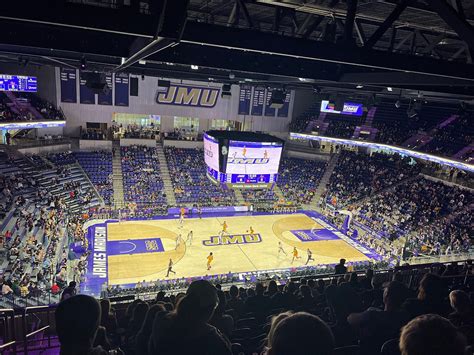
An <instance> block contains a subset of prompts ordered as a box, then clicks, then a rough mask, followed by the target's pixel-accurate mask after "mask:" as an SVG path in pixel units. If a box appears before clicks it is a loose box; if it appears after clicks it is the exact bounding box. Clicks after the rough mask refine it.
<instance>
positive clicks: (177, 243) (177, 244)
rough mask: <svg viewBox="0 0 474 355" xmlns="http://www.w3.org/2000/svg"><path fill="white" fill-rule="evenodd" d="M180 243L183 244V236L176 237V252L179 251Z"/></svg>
mask: <svg viewBox="0 0 474 355" xmlns="http://www.w3.org/2000/svg"><path fill="white" fill-rule="evenodd" d="M180 242H181V234H178V236H177V237H176V247H175V248H174V250H177V249H178V247H179V244H180Z"/></svg>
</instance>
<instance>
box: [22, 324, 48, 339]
mask: <svg viewBox="0 0 474 355" xmlns="http://www.w3.org/2000/svg"><path fill="white" fill-rule="evenodd" d="M49 328H50V326H49V325H45V326H44V327H43V328H40V329H37V330H35V331H33V332H31V333H28V334H26V335H25V338H29V337H30V336H33V335H36V334H38V333H41V332H42V331H44V330H46V329H49Z"/></svg>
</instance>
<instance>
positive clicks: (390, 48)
mask: <svg viewBox="0 0 474 355" xmlns="http://www.w3.org/2000/svg"><path fill="white" fill-rule="evenodd" d="M396 39H397V28H396V27H392V33H391V35H390V44H389V46H388V51H389V52H393V46H394V45H395V40H396Z"/></svg>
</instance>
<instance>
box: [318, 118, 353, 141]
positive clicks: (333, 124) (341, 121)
mask: <svg viewBox="0 0 474 355" xmlns="http://www.w3.org/2000/svg"><path fill="white" fill-rule="evenodd" d="M327 120H328V121H329V126H328V128H327V129H326V132H325V133H324V135H325V136H328V137H339V138H351V137H352V136H353V134H354V130H355V128H356V126H357V125H358V124H360V123H361V119H360V117H358V116H348V115H335V114H331V115H328V117H327Z"/></svg>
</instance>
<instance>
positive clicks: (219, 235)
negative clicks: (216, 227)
mask: <svg viewBox="0 0 474 355" xmlns="http://www.w3.org/2000/svg"><path fill="white" fill-rule="evenodd" d="M223 236H224V230H221V231H220V232H219V233H218V234H217V241H218V242H219V245H222V237H223Z"/></svg>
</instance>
